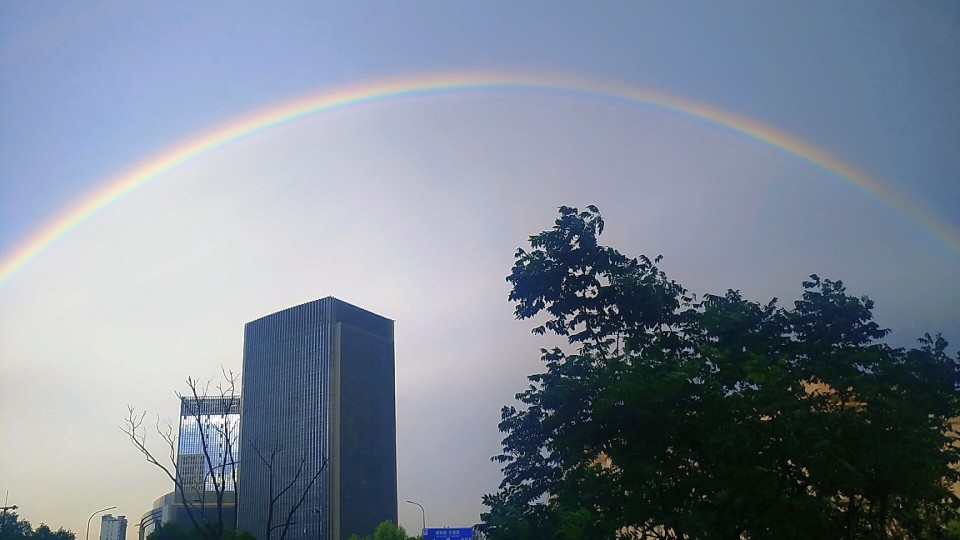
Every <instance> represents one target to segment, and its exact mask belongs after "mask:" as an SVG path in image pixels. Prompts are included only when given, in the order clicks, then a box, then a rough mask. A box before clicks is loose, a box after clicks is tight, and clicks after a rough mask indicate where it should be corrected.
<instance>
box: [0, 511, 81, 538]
mask: <svg viewBox="0 0 960 540" xmlns="http://www.w3.org/2000/svg"><path fill="white" fill-rule="evenodd" d="M75 538H76V535H75V534H74V533H73V532H71V531H68V530H66V529H64V528H63V527H60V528H58V529H57V530H56V531H54V530H52V529H51V528H50V527H48V526H47V525H46V524H45V523H41V524H40V526H39V527H37V528H36V529H34V528H33V525H31V524H30V522H29V521H27V520H25V519H20V517H19V516H18V515H17V513H16V512H8V511H3V512H2V513H0V540H75Z"/></svg>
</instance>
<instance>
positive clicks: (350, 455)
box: [238, 297, 397, 540]
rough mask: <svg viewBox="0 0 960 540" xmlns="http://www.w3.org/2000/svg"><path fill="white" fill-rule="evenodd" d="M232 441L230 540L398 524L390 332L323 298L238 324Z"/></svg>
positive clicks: (332, 536)
mask: <svg viewBox="0 0 960 540" xmlns="http://www.w3.org/2000/svg"><path fill="white" fill-rule="evenodd" d="M240 433H241V441H240V442H241V444H240V446H241V451H242V453H243V455H244V461H243V464H242V465H241V467H240V488H241V489H240V499H239V505H238V529H239V530H241V531H250V532H251V533H253V534H254V535H255V536H256V537H257V538H258V539H259V540H272V539H276V538H279V537H280V534H281V531H282V530H283V528H284V527H287V533H286V539H287V540H305V539H308V538H309V539H311V540H313V539H317V538H319V539H322V540H342V539H345V538H347V537H348V536H349V535H351V534H353V533H357V534H360V535H365V534H372V533H373V531H374V529H375V528H376V526H377V525H378V524H379V523H380V522H381V521H383V520H385V519H390V520H392V521H394V522H396V521H397V453H396V408H395V397H394V351H393V321H391V320H390V319H386V318H384V317H381V316H379V315H376V314H374V313H371V312H369V311H366V310H363V309H361V308H358V307H356V306H353V305H350V304H348V303H346V302H342V301H340V300H337V299H336V298H333V297H327V298H323V299H320V300H316V301H313V302H309V303H306V304H303V305H300V306H296V307H292V308H289V309H285V310H283V311H279V312H277V313H274V314H272V315H267V316H266V317H263V318H260V319H257V320H255V321H253V322H250V323H247V325H246V327H245V329H244V346H243V414H242V417H241V429H240ZM288 486H289V487H288Z"/></svg>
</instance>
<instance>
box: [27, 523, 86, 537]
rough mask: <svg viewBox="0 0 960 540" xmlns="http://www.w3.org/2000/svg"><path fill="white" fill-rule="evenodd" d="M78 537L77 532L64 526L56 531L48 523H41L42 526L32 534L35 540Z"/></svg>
mask: <svg viewBox="0 0 960 540" xmlns="http://www.w3.org/2000/svg"><path fill="white" fill-rule="evenodd" d="M76 537H77V536H76V535H75V534H73V533H72V532H70V531H68V530H66V529H64V528H63V527H60V528H58V529H57V530H56V531H54V530H51V529H50V527H48V526H47V524H46V523H41V524H40V526H39V527H37V528H36V530H34V531H33V536H32V538H33V539H34V540H75V539H76Z"/></svg>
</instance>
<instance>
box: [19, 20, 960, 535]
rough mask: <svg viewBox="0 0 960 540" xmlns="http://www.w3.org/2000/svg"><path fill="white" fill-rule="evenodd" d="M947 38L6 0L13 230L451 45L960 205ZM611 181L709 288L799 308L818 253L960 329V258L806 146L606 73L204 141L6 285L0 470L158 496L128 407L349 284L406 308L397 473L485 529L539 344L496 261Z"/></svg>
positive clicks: (168, 398)
mask: <svg viewBox="0 0 960 540" xmlns="http://www.w3.org/2000/svg"><path fill="white" fill-rule="evenodd" d="M957 58H960V8H958V7H957V4H956V3H954V2H924V3H922V4H919V5H918V4H916V3H905V2H848V3H843V4H842V5H838V3H836V2H794V3H791V4H790V5H784V3H782V2H778V3H771V2H760V1H757V2H724V3H723V4H722V7H721V5H720V4H719V3H712V2H710V3H708V2H702V3H701V2H660V3H655V2H643V3H638V2H623V3H614V2H609V3H604V4H602V5H600V6H596V5H593V4H588V3H583V2H568V3H558V2H539V3H538V2H528V3H523V4H518V3H515V2H485V3H467V2H411V3H399V2H343V3H316V2H304V3H283V4H276V3H271V4H266V3H263V4H254V3H249V2H244V3H205V4H201V5H193V4H190V3H183V2H174V3H169V2H168V3H162V4H161V3H156V4H150V5H144V4H142V3H139V4H132V3H128V2H86V3H79V2H78V3H72V4H68V3H56V2H29V3H27V2H23V3H5V4H3V5H2V6H0V253H8V252H9V250H11V249H13V247H14V246H16V245H17V244H18V243H19V242H20V241H22V240H23V239H24V238H25V237H26V236H27V235H28V234H29V233H30V232H31V231H33V230H35V229H36V228H37V227H39V226H40V225H41V224H43V223H46V222H48V221H49V220H51V219H52V218H54V217H55V216H57V215H58V214H59V213H60V212H62V211H64V209H65V208H67V207H68V206H69V205H70V204H71V203H72V202H74V201H76V200H78V199H81V198H83V196H84V194H86V193H89V192H90V191H91V190H94V189H95V188H96V187H97V186H98V185H99V184H100V183H101V182H103V181H104V180H106V179H107V178H109V177H110V176H111V175H113V174H116V173H118V172H119V171H121V170H124V169H125V168H127V167H130V166H132V165H134V164H135V163H137V162H139V161H141V160H143V159H145V158H147V157H148V156H150V155H154V154H156V153H158V152H161V151H162V150H163V149H165V148H168V147H170V146H171V145H173V144H175V143H177V142H178V141H182V140H184V139H186V138H188V137H190V136H192V135H196V134H198V133H199V132H201V131H203V130H206V129H209V128H212V127H214V126H216V125H219V124H222V123H224V122H227V121H229V120H231V119H235V118H237V117H239V116H242V115H244V114H247V113H250V112H253V111H255V110H259V109H261V108H264V107H268V106H271V105H275V104H279V103H282V102H285V101H288V100H290V99H292V98H295V97H299V96H303V95H307V94H316V93H319V92H322V91H324V90H329V89H335V88H338V87H340V86H343V85H354V84H361V83H363V82H365V81H375V80H381V79H383V78H386V77H393V76H415V75H418V74H424V73H447V72H452V71H457V72H460V71H467V72H503V71H509V72H515V73H554V74H561V75H569V76H574V77H580V78H587V79H595V80H601V81H612V82H616V83H620V84H627V85H633V86H636V87H639V88H651V89H656V90H659V91H662V92H666V93H668V94H673V95H676V96H680V97H683V98H686V99H690V100H694V101H698V102H701V103H704V104H707V105H710V106H712V107H716V108H719V109H723V110H727V111H730V112H733V113H736V114H739V115H741V116H745V117H748V118H752V119H754V120H756V121H759V122H762V123H765V124H768V125H771V126H774V127H776V128H778V129H781V130H783V131H786V132H789V133H792V134H794V135H795V136H797V137H800V138H802V139H805V140H807V141H809V142H811V143H813V144H815V145H817V146H819V147H821V148H823V149H825V150H828V151H829V152H831V153H833V154H834V155H835V156H836V157H837V158H839V159H840V160H842V161H844V162H846V163H849V164H850V165H853V166H855V167H857V168H859V169H861V170H863V171H865V172H866V173H868V174H869V175H870V176H871V177H872V178H874V179H876V181H877V182H880V183H882V184H883V185H885V186H888V187H889V188H892V189H894V190H895V191H897V192H898V193H901V194H903V196H905V197H907V198H909V199H911V200H913V201H914V202H915V203H916V204H918V205H919V206H921V207H923V208H925V209H926V211H928V212H930V213H931V214H933V215H935V216H938V218H939V219H942V220H945V221H947V222H948V223H951V224H952V226H953V227H954V230H957V229H960V210H958V209H960V152H958V151H957V149H958V148H960V99H957V97H956V96H958V95H960V63H958V62H957V60H956V59H957ZM590 203H595V204H597V205H598V206H600V208H601V210H603V211H604V214H605V216H606V219H607V223H608V233H607V235H605V237H606V238H607V241H608V242H610V243H612V244H614V245H616V246H618V247H620V248H621V249H622V250H623V251H625V252H628V253H631V254H636V253H640V252H645V253H648V254H651V255H655V254H658V253H662V254H663V255H664V256H665V257H666V259H665V268H666V269H667V270H668V271H669V272H671V273H672V274H673V275H674V276H675V277H676V278H678V279H679V280H680V281H682V282H683V283H684V284H686V285H687V286H688V287H690V288H691V289H694V290H696V291H699V292H722V290H723V289H725V288H727V287H733V288H739V289H742V290H743V291H744V294H745V296H747V297H749V298H753V299H756V300H763V301H765V300H767V299H768V298H769V297H770V296H774V295H776V296H779V297H780V298H781V299H782V300H783V301H784V303H789V302H790V301H792V300H793V299H794V298H795V297H796V295H797V294H799V284H800V281H801V280H802V279H803V278H804V276H806V275H807V274H809V273H812V272H817V273H819V274H821V275H824V276H827V277H831V278H839V279H843V280H844V281H845V282H846V283H848V284H849V286H850V288H851V290H852V291H853V292H855V293H857V294H861V293H866V294H870V295H871V296H872V297H873V298H875V299H876V300H877V305H878V308H877V314H878V318H879V322H880V324H881V325H883V326H889V327H891V328H893V330H894V333H893V335H892V338H891V339H892V340H893V342H894V343H896V344H899V345H907V344H911V343H912V341H913V339H914V338H915V337H916V336H917V335H918V334H919V333H920V332H923V331H927V330H930V331H943V332H945V334H946V337H947V338H948V339H951V340H952V341H953V344H954V346H958V345H960V309H958V308H957V306H958V305H960V285H958V284H957V280H956V276H957V275H960V254H957V253H950V252H948V251H947V249H946V247H945V246H944V245H943V244H942V243H938V242H936V241H934V240H933V239H932V238H931V236H930V235H929V234H928V233H926V232H925V231H923V230H921V229H920V227H919V226H918V225H917V224H916V223H914V222H913V221H911V220H909V219H907V218H906V217H904V216H903V215H902V214H900V213H898V212H897V211H896V210H895V209H893V208H891V207H890V206H888V205H886V204H884V203H882V202H880V201H878V200H877V199H875V198H873V197H871V196H869V195H867V194H866V193H864V192H863V191H862V190H859V189H857V188H854V187H852V186H850V185H849V184H847V183H845V182H843V181H842V180H840V179H838V178H837V177H836V176H834V175H831V174H829V173H827V172H825V171H823V170H820V169H817V168H815V167H811V166H810V165H809V164H807V163H805V162H803V161H802V160H800V159H798V158H796V157H791V156H789V155H786V154H783V153H782V152H778V151H776V150H774V149H771V148H770V147H767V146H764V145H761V144H758V143H756V142H753V141H750V140H747V139H745V138H744V137H742V136H739V135H736V134H735V133H732V132H730V131H729V130H724V129H719V128H716V127H711V126H709V125H707V124H704V123H703V122H699V121H696V120H691V119H689V118H684V117H682V116H679V115H675V114H669V113H665V112H663V111H659V110H654V109H650V108H646V107H643V106H638V105H630V104H627V103H623V102H616V101H612V100H609V99H601V98H599V97H598V98H597V99H591V98H589V97H587V96H577V97H571V96H558V95H548V94H543V93H537V92H497V93H490V94H484V93H468V94H458V95H445V96H441V97H434V98H418V99H412V100H402V101H395V102H387V103H383V104H378V105H375V106H371V107H364V108H359V109H353V110H344V111H339V112H337V113H334V114H326V115H319V116H315V117H311V118H309V119H305V120H303V121H300V122H297V123H293V124H289V125H287V126H285V127H283V128H280V129H276V130H272V131H267V132H263V133H260V134H258V135H256V136H254V137H251V138H248V139H244V140H242V141H238V142H237V143H235V144H232V145H230V146H227V147H224V148H222V149H221V150H219V151H218V152H215V153H212V154H210V155H207V156H205V157H204V158H202V159H199V160H196V161H194V162H191V163H188V164H186V165H184V166H183V167H181V168H180V169H177V170H176V171H173V172H171V173H170V174H168V175H165V176H163V177H161V178H159V179H157V180H156V181H155V182H153V183H151V184H149V185H148V186H146V187H145V188H143V189H141V190H139V191H137V192H136V193H134V194H133V195H131V196H130V197H127V198H126V199H123V200H122V201H121V202H119V203H117V204H116V205H114V206H112V207H110V208H108V209H107V210H105V211H104V212H102V213H101V214H99V215H98V216H97V217H96V218H94V219H92V220H90V221H89V222H87V223H86V224H84V225H83V226H82V227H79V228H78V229H77V230H75V231H74V232H73V233H72V234H71V235H69V236H67V237H66V238H64V239H63V240H62V241H61V242H60V243H58V244H57V245H56V246H54V247H53V248H52V249H50V250H48V251H47V252H46V253H45V254H44V255H42V256H41V257H39V258H38V259H37V260H36V261H34V262H33V263H32V264H30V265H29V266H27V267H26V268H25V269H24V270H23V271H22V272H21V273H19V274H18V275H16V276H15V277H14V278H13V279H12V280H11V281H10V282H9V283H7V284H6V285H4V286H3V288H0V409H2V410H4V411H15V413H14V414H4V415H3V416H2V417H0V418H2V420H0V426H2V433H3V437H2V439H0V447H2V452H0V455H3V456H4V459H3V460H2V461H3V462H2V463H0V491H2V490H7V489H9V490H10V497H11V502H12V503H16V504H20V505H21V507H22V515H24V516H25V517H27V518H28V519H31V520H32V521H34V522H37V523H39V522H41V521H46V522H48V523H50V524H52V525H61V524H62V525H65V526H67V527H69V528H72V529H73V530H74V531H81V532H82V530H83V527H84V523H85V520H86V517H87V515H89V512H91V511H92V510H94V509H96V508H97V507H102V506H109V505H111V504H118V505H122V506H121V508H119V509H118V511H119V512H120V513H126V514H127V515H128V516H131V517H133V518H135V519H139V516H140V514H141V513H142V512H144V511H145V510H147V508H148V506H149V504H150V503H151V502H152V500H153V499H154V498H156V497H158V496H160V495H162V494H163V492H164V489H166V484H165V482H164V481H163V479H162V477H161V476H160V475H159V474H158V473H156V472H155V471H153V470H150V469H149V467H148V466H147V465H146V464H144V463H142V462H140V460H139V459H138V458H137V456H136V455H135V452H134V451H133V450H132V449H131V448H128V446H127V445H126V443H125V442H124V440H123V439H122V437H120V436H119V431H118V430H117V429H116V427H117V426H118V425H119V423H120V421H121V419H122V417H123V415H124V412H125V407H126V404H128V403H130V404H134V405H137V406H139V407H142V408H145V409H147V410H149V411H151V412H153V413H160V414H161V415H163V416H172V415H173V414H175V412H176V404H175V403H174V401H173V397H172V390H173V389H175V388H181V386H180V385H181V381H182V380H183V379H184V378H185V377H186V376H187V375H194V376H198V375H199V376H209V375H213V374H215V373H217V372H218V370H219V366H220V365H221V364H224V365H227V366H228V367H235V368H237V369H239V365H240V353H241V347H242V325H243V324H244V323H245V322H246V321H249V320H252V319H254V318H257V317H260V316H262V315H265V314H267V313H270V312H272V311H276V310H279V309H282V308H285V307H288V306H290V305H294V304H298V303H301V302H304V301H308V300H312V299H315V298H319V297H322V296H326V295H328V294H332V295H335V296H338V297H340V298H342V299H344V300H346V301H349V302H352V303H356V304H358V305H361V306H363V307H366V308H368V309H371V310H373V311H376V312H379V313H381V314H383V315H385V316H387V317H391V318H394V319H396V320H397V336H398V342H397V353H398V379H397V396H398V397H397V399H398V403H397V407H398V409H397V410H398V413H397V414H398V427H399V432H398V445H399V456H398V461H399V470H400V478H399V483H400V494H399V496H400V499H401V500H404V499H414V500H419V501H420V502H422V503H424V505H425V506H426V507H427V518H428V521H429V522H430V524H431V525H435V526H440V525H450V526H456V525H470V524H473V523H475V522H476V521H477V519H478V518H477V515H478V513H479V512H480V511H481V510H482V507H481V505H480V496H481V495H482V494H483V493H484V492H490V491H492V490H494V489H495V488H496V484H497V482H498V481H499V476H498V472H497V468H496V466H495V465H493V464H491V463H489V461H488V458H489V457H490V456H491V455H493V454H494V453H495V452H496V451H497V449H498V442H499V440H500V436H499V434H498V433H497V431H496V423H497V420H498V418H499V408H500V406H501V405H503V404H506V403H509V402H510V401H511V399H512V395H513V393H515V392H516V391H518V390H520V389H522V388H523V387H524V385H525V381H524V379H523V377H524V376H525V375H526V374H528V373H531V372H532V371H533V370H535V369H538V359H537V352H536V351H537V350H538V347H539V346H541V345H542V341H541V340H539V339H536V338H533V337H530V336H529V335H528V333H527V331H528V326H530V325H528V324H525V323H517V322H514V321H513V320H512V316H511V306H510V305H509V304H508V303H507V302H506V291H507V290H506V284H505V283H504V281H503V276H505V275H506V273H507V272H508V271H509V267H510V264H511V257H512V254H513V251H514V249H515V248H516V247H517V246H519V245H520V244H521V243H522V242H523V241H524V240H525V238H526V236H527V235H529V234H532V233H535V232H537V231H539V230H541V229H543V228H546V227H549V226H550V224H551V223H552V219H553V215H554V209H555V208H556V207H557V206H558V205H561V204H570V205H578V206H583V205H586V204H590ZM438 433H439V434H443V435H444V440H448V439H447V437H450V438H452V439H453V440H457V441H459V444H458V445H456V447H445V446H443V445H441V444H436V443H433V442H431V441H434V440H435V437H436V436H437V434H438ZM11 434H14V435H11ZM451 480H452V481H455V482H456V485H457V487H456V489H455V490H453V492H451V491H450V489H449V487H448V486H449V482H450V481H451ZM101 503H102V504H101ZM91 505H92V508H91ZM409 506H410V505H401V508H400V518H401V522H402V524H404V525H405V526H407V527H408V529H412V530H415V529H417V528H418V527H419V510H418V509H417V508H415V507H410V508H409V509H408V508H406V507H409ZM133 530H135V528H133V527H131V531H133Z"/></svg>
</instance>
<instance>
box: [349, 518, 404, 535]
mask: <svg viewBox="0 0 960 540" xmlns="http://www.w3.org/2000/svg"><path fill="white" fill-rule="evenodd" d="M414 538H415V537H412V536H407V531H406V530H404V528H403V527H400V526H399V525H397V524H396V523H394V522H392V521H390V520H389V519H387V520H384V521H382V522H380V524H379V525H377V529H376V530H375V531H374V532H373V537H370V536H359V535H357V534H356V533H354V534H351V535H350V536H349V538H348V540H413V539H414Z"/></svg>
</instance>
